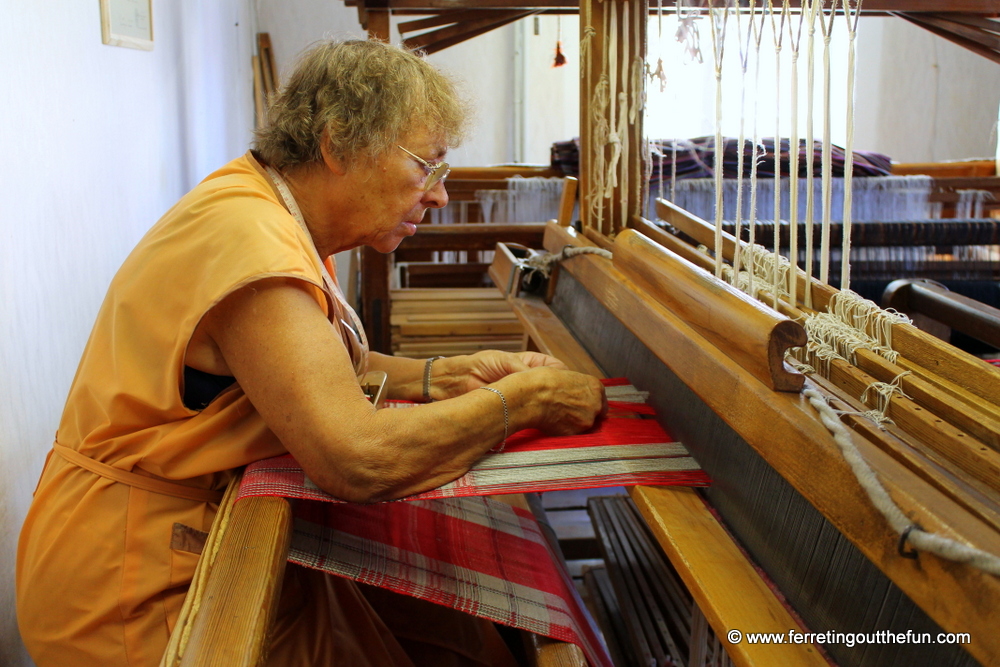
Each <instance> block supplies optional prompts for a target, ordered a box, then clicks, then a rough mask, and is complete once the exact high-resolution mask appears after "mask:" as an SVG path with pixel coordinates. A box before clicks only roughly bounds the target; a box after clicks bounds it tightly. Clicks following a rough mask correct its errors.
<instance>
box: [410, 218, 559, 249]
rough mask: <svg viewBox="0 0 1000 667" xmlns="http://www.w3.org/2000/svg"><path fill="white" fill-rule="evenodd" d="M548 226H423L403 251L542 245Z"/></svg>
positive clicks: (543, 224) (514, 224)
mask: <svg viewBox="0 0 1000 667" xmlns="http://www.w3.org/2000/svg"><path fill="white" fill-rule="evenodd" d="M544 233H545V223H542V222H538V223H533V222H528V223H508V224H500V223H490V224H485V223H472V224H455V225H419V226H418V227H417V233H416V234H415V235H413V236H409V237H407V238H405V239H403V242H402V243H400V244H399V249H400V250H493V248H494V247H495V246H496V244H497V243H498V242H501V241H503V242H505V243H520V244H521V245H525V246H528V247H529V248H537V247H539V246H540V245H541V241H542V235H543V234H544Z"/></svg>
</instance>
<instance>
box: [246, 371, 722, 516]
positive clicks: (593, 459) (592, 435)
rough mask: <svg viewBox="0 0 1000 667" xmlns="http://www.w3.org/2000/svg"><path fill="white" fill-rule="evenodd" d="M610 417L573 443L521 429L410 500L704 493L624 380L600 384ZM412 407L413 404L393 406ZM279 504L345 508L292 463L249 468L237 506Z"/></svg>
mask: <svg viewBox="0 0 1000 667" xmlns="http://www.w3.org/2000/svg"><path fill="white" fill-rule="evenodd" d="M605 383H606V384H608V385H609V386H608V387H607V393H608V403H609V406H610V410H609V413H608V416H607V418H605V419H602V420H601V421H600V423H599V424H598V425H597V427H596V428H594V429H593V430H591V431H590V432H588V433H584V434H581V435H572V436H546V435H544V434H542V433H541V432H540V431H537V430H535V429H526V430H524V431H520V432H518V433H515V434H514V435H512V436H510V437H509V438H507V446H506V447H504V450H503V451H502V452H499V453H489V454H487V455H486V456H484V457H483V458H481V459H480V460H479V461H478V462H477V463H476V464H475V465H474V466H473V467H472V469H471V470H469V472H467V473H466V474H465V475H463V476H461V477H459V478H458V479H456V480H454V481H452V482H449V483H448V484H445V485H444V486H440V487H438V488H436V489H432V490H430V491H426V492H424V493H420V494H417V495H415V496H411V497H410V498H407V500H418V499H420V500H423V499H431V498H456V497H467V496H485V495H495V494H503V493H531V492H539V491H555V490H560V491H564V490H569V489H597V488H603V487H608V486H634V485H636V484H649V485H684V486H707V485H708V484H709V478H708V476H707V475H706V474H705V473H704V471H702V470H701V468H700V467H699V466H698V463H697V462H696V461H695V460H694V459H693V458H691V456H690V454H689V453H688V451H687V449H686V448H685V447H684V445H682V444H681V443H679V442H673V438H671V437H670V435H668V434H667V432H666V431H664V430H663V427H661V426H660V425H659V423H657V422H656V420H655V419H635V418H634V417H635V416H637V415H651V414H652V410H651V409H650V407H649V406H648V405H646V404H645V403H644V402H641V401H642V400H644V398H645V396H644V394H643V393H642V392H637V391H636V390H635V388H634V387H632V386H631V385H628V384H623V381H621V380H605ZM393 405H394V406H395V407H402V405H406V406H412V405H414V404H412V403H405V404H403V403H399V402H396V403H394V404H393ZM247 496H283V497H286V498H303V499H307V500H322V501H325V502H335V503H339V502H343V501H341V500H339V499H338V498H335V497H334V496H331V495H330V494H328V493H326V492H325V491H323V490H322V489H321V488H319V487H318V486H316V485H315V484H314V483H313V482H312V481H311V480H310V479H309V478H308V477H307V476H306V474H305V472H303V470H302V468H301V467H299V464H298V462H297V461H295V459H294V458H292V457H291V456H279V457H276V458H271V459H265V460H263V461H258V462H256V463H253V464H251V465H249V466H247V469H246V472H245V473H244V474H243V485H242V486H241V487H240V494H239V497H240V498H245V497H247Z"/></svg>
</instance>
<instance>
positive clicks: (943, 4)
mask: <svg viewBox="0 0 1000 667" xmlns="http://www.w3.org/2000/svg"><path fill="white" fill-rule="evenodd" d="M589 1H590V0H582V2H583V3H588V2H589ZM605 1H606V2H607V3H608V4H609V5H611V4H614V3H615V2H618V1H619V0H605ZM345 4H347V5H348V6H356V7H357V9H358V14H359V21H360V22H361V24H362V26H363V27H364V28H366V29H367V30H368V31H369V34H370V35H371V36H374V37H377V38H382V39H385V40H388V39H389V15H390V13H396V14H422V15H426V14H433V15H435V16H437V17H438V18H437V19H436V21H437V23H435V24H433V25H432V23H431V22H426V21H425V22H424V23H423V24H419V23H418V22H413V23H415V24H418V25H420V29H427V28H432V29H439V30H447V29H449V26H451V27H452V29H451V32H448V33H441V34H439V35H436V36H435V37H439V38H440V39H431V38H424V39H423V41H422V42H421V43H420V44H421V45H422V46H423V47H424V48H425V49H426V50H427V51H428V52H434V51H436V50H439V49H440V48H445V47H446V46H449V45H452V44H455V43H459V42H461V41H464V40H465V39H469V38H471V37H474V36H476V35H478V34H482V33H483V32H486V31H487V30H489V29H492V27H499V26H500V25H505V24H506V23H509V22H510V21H512V20H516V19H517V18H521V17H522V16H528V15H532V14H537V13H574V12H575V11H576V10H577V9H578V7H579V6H578V4H577V2H576V1H575V0H535V1H532V2H528V1H524V0H367V1H366V0H347V1H346V2H345ZM793 4H797V3H793ZM513 10H520V11H518V12H517V16H515V15H514V14H513V13H508V14H506V15H504V16H502V17H501V16H500V15H499V14H498V13H499V12H512V11H513ZM468 11H475V12H477V13H481V14H483V19H491V21H481V22H479V23H477V24H476V26H475V28H474V29H472V30H468V31H462V30H455V29H453V26H454V24H456V22H457V21H458V20H462V21H463V22H464V21H469V20H470V19H471V18H472V17H473V15H471V14H468V13H466V14H461V15H459V14H457V12H468ZM647 11H648V9H647ZM448 12H456V13H451V14H449V13H448ZM864 13H866V14H869V13H872V14H885V13H892V14H894V15H901V17H902V18H904V19H906V20H914V19H915V18H922V19H926V18H928V17H925V16H913V15H914V14H916V15H922V14H941V13H945V14H949V15H951V17H952V18H961V17H964V16H968V17H971V18H974V19H984V20H985V19H987V17H990V16H992V15H995V14H997V13H1000V2H997V1H995V0H951V1H945V0H868V1H867V2H866V3H865V7H864ZM458 16H462V18H461V19H459V18H457V17H458ZM930 18H935V17H930ZM937 18H940V17H937ZM917 22H918V24H921V25H923V26H924V27H928V28H929V29H930V27H929V26H928V25H926V22H925V23H920V22H919V21H917ZM440 26H445V27H444V28H440ZM933 27H934V30H932V32H936V33H937V34H942V36H944V37H946V38H948V39H951V40H952V41H958V40H956V37H962V36H961V35H957V34H956V33H953V32H948V31H947V30H945V29H944V28H943V27H942V26H941V25H940V24H937V25H933ZM964 39H968V37H965V38H964ZM971 41H972V43H971V44H963V45H964V46H967V47H969V48H973V50H976V52H978V53H981V54H982V55H985V56H987V57H991V58H993V59H996V58H995V57H994V56H995V53H993V51H992V49H984V48H983V45H982V44H979V43H978V42H975V40H971ZM959 43H962V42H961V41H959ZM583 113H585V110H584V111H583ZM587 125H588V123H587V122H586V121H585V122H584V123H582V124H581V128H585V127H587ZM636 127H637V129H638V132H635V131H633V132H630V134H629V141H636V142H639V141H641V135H642V132H641V120H639V121H638V122H637V123H636ZM638 145H639V144H638V143H636V146H638ZM635 154H636V155H637V154H638V153H635ZM581 181H582V182H581V193H582V197H586V196H588V194H589V193H590V188H591V185H592V184H590V183H588V182H587V180H586V178H584V179H581ZM607 206H608V210H610V209H614V208H615V206H613V205H610V204H608V205H607ZM625 209H626V211H627V212H625V211H622V210H621V209H619V210H618V211H617V212H616V213H614V214H613V217H612V216H611V215H609V217H608V219H609V220H613V221H614V222H612V227H613V229H612V231H618V230H620V229H623V228H625V227H628V226H638V227H642V222H641V221H639V220H638V218H637V217H636V216H637V215H638V212H639V211H638V210H633V209H631V208H629V207H625ZM587 226H588V227H590V228H591V229H593V226H592V225H587ZM597 236H598V237H600V236H603V234H600V233H599V232H598V233H597ZM598 243H601V241H598ZM573 261H574V262H577V263H580V262H589V261H591V260H590V259H589V258H578V259H576V260H573ZM566 284H569V281H567V283H566ZM690 340H692V341H694V340H696V338H695V337H692V338H691V339H690ZM713 349H714V348H713ZM650 491H655V490H646V489H643V488H637V489H636V490H634V491H633V497H636V496H642V495H643V494H645V493H648V492H650ZM258 500H263V499H253V500H246V501H243V503H241V505H244V509H245V511H246V517H245V518H243V519H239V523H241V524H245V525H244V526H243V527H244V528H245V529H246V532H245V535H246V541H245V542H244V543H243V546H244V547H247V548H250V549H258V550H262V551H265V552H267V553H268V557H269V559H270V560H271V562H273V560H274V558H275V556H277V557H278V561H281V560H282V559H281V556H282V549H283V548H284V550H285V551H287V542H285V546H284V547H282V529H281V528H280V526H279V529H278V535H277V536H274V535H273V534H272V536H271V537H270V538H267V537H266V536H265V535H264V534H263V531H265V528H266V526H265V525H264V524H265V523H266V522H265V521H262V519H263V518H264V516H265V508H264V506H263V505H261V504H260V503H258V502H256V501H258ZM285 505H287V503H285ZM279 513H280V512H279ZM651 518H652V515H651V516H647V519H651ZM233 520H237V517H236V516H235V515H234V517H233ZM279 523H280V522H279ZM876 523H877V520H876ZM289 530H290V528H289ZM271 532H272V533H273V531H271ZM882 533H883V534H882V535H881V536H880V537H878V538H877V541H878V542H879V543H880V544H882V548H883V550H884V546H885V541H886V539H887V537H886V535H885V534H884V533H885V531H884V530H883V531H882ZM241 558H242V556H241V554H240V553H239V550H238V548H236V547H230V548H226V549H222V550H220V553H219V555H218V559H217V562H219V563H220V564H226V563H233V562H239V561H240V559H241ZM904 565H905V564H904ZM222 569H223V568H220V570H222ZM237 569H238V568H237ZM228 571H229V572H231V574H229V575H221V576H213V577H212V578H213V579H218V581H216V582H215V584H214V585H216V586H218V587H220V588H221V589H226V588H227V587H229V586H231V585H232V582H231V581H230V580H228V579H227V578H226V577H231V576H233V574H232V572H233V569H232V568H230V569H229V570H228ZM220 574H221V573H220ZM249 576H250V578H251V579H255V580H256V581H258V582H260V583H262V586H261V589H262V592H261V595H263V596H264V598H262V600H258V601H256V604H260V603H262V601H263V599H265V598H267V599H270V598H269V596H271V597H273V599H276V596H277V587H278V586H280V576H278V577H277V578H275V577H274V576H273V572H267V571H250V572H249ZM914 576H916V575H914ZM995 584H996V582H995V581H994V582H992V583H991V582H987V586H986V589H987V590H988V591H989V592H990V595H994V594H995V589H996V588H997V586H996V585H995ZM254 603H255V602H254V601H251V604H254ZM973 611H975V610H973ZM993 611H994V612H995V611H996V607H994V608H993ZM232 612H233V609H232V608H230V607H228V606H227V605H226V603H225V602H224V601H223V600H220V599H216V598H212V599H207V600H205V605H204V607H203V613H200V614H199V615H198V618H197V619H196V620H195V625H194V627H195V628H196V629H195V632H198V633H200V634H199V636H201V637H202V638H203V640H202V642H201V643H200V644H199V645H198V646H197V647H192V648H191V649H189V651H190V652H189V653H188V655H186V656H185V663H184V664H229V665H244V664H245V665H256V664H262V663H263V660H264V657H265V656H266V650H267V649H266V644H267V636H266V630H267V628H266V627H265V628H264V631H263V632H262V633H261V632H255V633H252V634H253V638H252V639H251V641H250V642H249V645H248V647H247V651H246V652H245V653H244V655H243V656H242V657H240V658H239V659H235V658H233V657H232V656H231V655H230V656H229V657H227V658H226V659H225V661H223V660H221V659H218V658H212V657H211V655H212V653H213V652H216V653H218V652H219V651H222V650H224V648H225V646H226V644H227V643H228V640H229V638H230V637H231V636H232V634H234V633H235V634H239V633H240V626H243V625H245V623H246V622H247V619H246V618H245V617H239V618H237V619H234V618H233V615H232ZM220 618H221V619H226V621H227V622H226V623H224V624H218V623H217V622H212V621H210V620H209V619H220ZM710 620H711V619H710ZM725 622H726V621H725V619H720V618H716V619H715V623H713V626H715V627H716V630H717V631H719V630H720V626H719V625H717V624H724V623H725ZM723 629H724V628H723ZM958 630H959V631H966V630H967V629H966V628H960V629H958ZM557 648H558V647H557ZM560 650H561V649H560ZM974 654H975V655H976V656H977V657H978V658H981V659H983V660H984V661H985V662H989V661H991V660H997V661H1000V648H998V647H997V646H995V645H993V646H990V647H987V648H986V649H985V650H983V649H980V650H977V651H974ZM553 664H554V663H553ZM742 664H754V663H753V662H745V663H742ZM757 664H766V663H757ZM770 664H775V663H770Z"/></svg>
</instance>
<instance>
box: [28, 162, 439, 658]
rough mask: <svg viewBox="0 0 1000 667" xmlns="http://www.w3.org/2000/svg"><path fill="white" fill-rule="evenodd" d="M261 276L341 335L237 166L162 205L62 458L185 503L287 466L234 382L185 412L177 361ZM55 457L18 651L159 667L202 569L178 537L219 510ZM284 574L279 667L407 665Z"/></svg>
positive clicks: (390, 645)
mask: <svg viewBox="0 0 1000 667" xmlns="http://www.w3.org/2000/svg"><path fill="white" fill-rule="evenodd" d="M328 268H331V269H332V266H330V265H328ZM331 273H333V272H332V271H331ZM270 276H285V277H290V278H294V279H297V280H300V281H302V283H303V284H304V285H305V286H306V287H307V289H309V290H310V291H311V293H312V294H313V295H314V297H315V299H316V302H317V304H318V305H319V307H320V308H322V309H323V311H324V313H326V315H327V317H328V318H329V319H331V322H332V323H335V324H333V325H334V326H338V327H339V326H340V320H343V319H344V313H343V312H342V310H343V309H342V308H341V307H340V306H339V304H338V301H337V300H336V299H335V298H334V295H332V294H330V293H329V292H328V291H325V290H324V287H323V285H324V278H323V269H322V266H321V265H320V264H319V258H318V257H317V255H316V251H315V248H314V246H313V244H312V240H311V238H309V236H308V234H307V232H306V231H305V230H303V229H302V227H300V225H299V224H298V223H297V222H296V220H295V218H293V216H292V215H291V214H290V213H289V211H288V209H286V207H285V206H284V205H283V203H282V199H281V197H280V194H279V193H278V191H277V190H276V189H275V187H274V185H273V183H272V181H271V180H270V179H269V178H268V176H267V174H266V173H265V172H264V169H263V168H262V166H261V165H260V164H259V163H258V162H257V161H256V160H255V159H254V158H253V156H252V155H251V154H249V153H248V154H247V155H245V156H244V157H242V158H239V159H237V160H234V161H233V162H231V163H229V164H228V165H226V166H225V167H223V168H222V169H220V170H218V171H216V172H215V173H213V174H211V175H210V176H208V177H207V178H206V179H205V180H204V181H203V182H202V183H200V184H199V185H198V186H197V187H195V188H194V190H192V191H191V192H190V193H188V194H187V195H186V196H185V197H184V198H182V199H181V200H180V201H179V202H178V203H177V204H176V205H175V206H174V207H173V208H171V209H170V210H169V211H168V212H167V213H166V214H165V215H164V216H163V218H162V219H161V220H159V222H157V223H156V225H155V226H154V227H153V228H152V229H151V230H150V231H149V232H148V233H147V234H146V235H145V237H144V238H143V239H142V240H141V241H140V243H139V244H138V246H137V247H136V248H135V249H134V250H133V251H132V253H131V254H130V255H129V257H128V258H127V259H126V261H125V263H124V264H123V266H122V268H121V269H120V270H119V272H118V274H117V275H116V276H115V278H114V280H113V281H112V283H111V286H110V288H109V290H108V294H107V297H106V298H105V301H104V304H103V305H102V307H101V310H100V313H99V314H98V317H97V322H96V324H95V326H94V329H93V332H92V333H91V336H90V340H89V341H88V343H87V346H86V349H85V351H84V353H83V358H82V360H81V362H80V366H79V369H78V371H77V374H76V377H75V379H74V380H73V384H72V386H71V388H70V392H69V397H68V399H67V402H66V407H65V410H64V412H63V415H62V420H61V422H60V424H59V430H58V432H57V434H56V444H57V449H58V447H65V448H69V449H70V450H74V451H75V452H78V453H79V454H81V455H83V456H85V457H88V459H90V460H93V461H98V462H101V463H103V464H105V465H108V466H111V467H113V468H116V469H119V470H122V471H127V472H131V473H135V474H139V475H142V476H146V477H151V478H154V479H159V480H167V481H168V482H173V483H175V484H179V485H182V486H184V487H189V488H191V489H192V492H193V493H194V495H195V496H196V497H198V496H199V494H200V495H204V494H206V493H208V494H209V495H211V492H212V491H219V490H222V489H224V488H225V486H226V484H227V483H228V482H229V480H230V479H231V478H232V475H233V471H234V469H236V468H239V467H240V466H243V465H246V464H248V463H250V462H253V461H256V460H259V459H262V458H266V457H271V456H276V455H280V454H284V453H286V451H285V449H284V447H283V446H282V444H281V443H280V442H279V441H278V439H277V438H276V437H275V436H274V434H273V433H271V431H270V430H268V428H267V427H266V426H265V424H264V422H263V420H262V419H261V417H260V416H259V415H258V413H257V411H256V410H255V409H254V407H253V406H252V405H251V404H250V402H249V400H248V399H247V397H246V396H245V395H244V393H243V391H242V390H241V389H240V388H239V386H238V385H236V384H233V385H232V386H230V387H229V388H228V389H225V390H224V391H223V392H222V393H221V394H220V395H219V396H218V397H217V398H216V399H215V400H213V401H212V402H211V403H210V404H209V405H208V407H206V408H205V409H204V410H201V411H195V410H191V409H188V408H187V407H185V406H184V403H183V401H182V396H183V392H184V387H183V377H184V366H185V360H184V355H185V351H186V349H187V347H188V343H189V341H190V340H191V336H192V334H193V332H194V331H195V328H196V327H197V325H198V323H199V321H200V320H201V318H202V317H203V316H204V315H205V313H206V312H208V310H209V309H211V308H212V307H213V306H214V305H215V304H217V303H218V302H219V301H220V300H221V299H223V298H224V297H225V296H226V295H228V294H230V293H231V292H233V291H234V290H236V289H239V288H240V287H242V286H244V285H246V284H248V283H250V282H253V281H256V280H260V279H261V278H265V277H270ZM341 329H342V327H341ZM341 334H342V335H344V336H345V337H346V334H345V332H343V331H341ZM61 451H65V450H61ZM54 452H55V450H54ZM54 452H50V454H49V457H48V459H47V461H46V465H45V468H44V470H43V472H42V476H41V479H40V481H39V483H38V488H37V490H36V492H35V497H34V501H33V503H32V505H31V508H30V510H29V512H28V516H27V519H26V521H25V523H24V527H23V529H22V532H21V538H20V542H19V545H18V559H17V573H16V574H17V615H18V622H19V626H20V630H21V634H22V637H23V639H24V642H25V644H26V646H27V648H28V651H29V652H30V654H31V655H32V657H33V659H34V660H35V661H36V664H38V665H39V667H46V666H48V665H60V666H63V665H101V667H117V666H119V665H121V666H124V665H132V666H135V665H156V664H158V663H159V660H160V657H161V655H162V653H163V650H164V648H165V646H166V643H167V639H168V637H169V634H170V632H171V630H172V629H173V624H174V622H175V620H176V618H177V615H178V612H179V610H180V607H181V603H182V601H183V598H184V595H185V593H186V591H187V587H188V584H189V582H190V581H191V578H192V574H193V571H194V568H195V564H196V563H197V559H198V556H197V554H195V553H192V552H191V548H190V546H189V545H188V544H187V541H186V539H185V536H187V535H190V534H193V533H194V532H196V531H208V530H209V528H210V526H211V523H212V519H213V518H214V516H215V512H216V509H217V505H216V504H214V503H212V502H204V501H199V500H192V499H189V498H180V497H176V496H175V495H166V494H163V493H157V492H155V491H150V490H144V489H142V488H138V487H137V486H134V485H128V484H123V483H119V482H116V481H113V480H112V479H109V478H108V477H106V476H101V475H98V474H95V473H94V472H91V471H89V470H87V469H84V468H83V467H80V466H79V465H76V464H73V463H70V462H69V461H68V460H67V459H66V458H65V457H64V456H62V455H59V454H55V455H54ZM192 529H193V530H192ZM289 571H290V572H289V575H288V577H289V578H288V579H286V582H285V586H284V588H285V592H284V594H283V599H282V603H281V611H280V612H279V618H278V621H277V623H276V628H275V645H274V648H273V649H272V664H289V665H290V664H332V663H333V662H337V663H339V664H410V661H409V659H408V658H407V657H406V655H405V654H404V653H403V651H402V650H401V649H400V646H399V644H398V643H396V641H395V640H394V638H393V637H392V635H391V633H390V631H389V630H388V629H387V628H386V626H385V625H384V624H383V623H382V622H381V621H380V619H379V618H378V616H377V615H376V614H375V613H374V612H373V611H372V610H371V607H370V606H369V605H368V604H367V602H366V601H365V600H364V598H363V596H362V595H361V593H360V591H359V589H358V587H356V586H355V585H354V584H353V583H351V582H349V581H346V580H337V579H336V578H333V577H328V576H324V575H322V574H320V573H313V572H306V571H304V570H299V569H297V568H293V567H291V566H289ZM441 611H442V612H443V611H450V610H443V609H442V610H441ZM456 613H457V612H456ZM331 643H333V644H334V646H332V647H331V646H330V644H331Z"/></svg>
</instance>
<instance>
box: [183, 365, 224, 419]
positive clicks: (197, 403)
mask: <svg viewBox="0 0 1000 667" xmlns="http://www.w3.org/2000/svg"><path fill="white" fill-rule="evenodd" d="M234 382H236V378H234V377H232V376H229V375H212V374H211V373H206V372H204V371H199V370H197V369H195V368H191V367H190V366H185V367H184V397H183V400H184V407H186V408H187V409H189V410H204V409H205V408H206V407H207V406H208V404H209V403H211V402H212V401H213V400H215V397H216V396H218V395H219V394H221V393H222V392H223V391H224V390H225V389H226V388H227V387H229V386H230V385H231V384H233V383H234Z"/></svg>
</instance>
